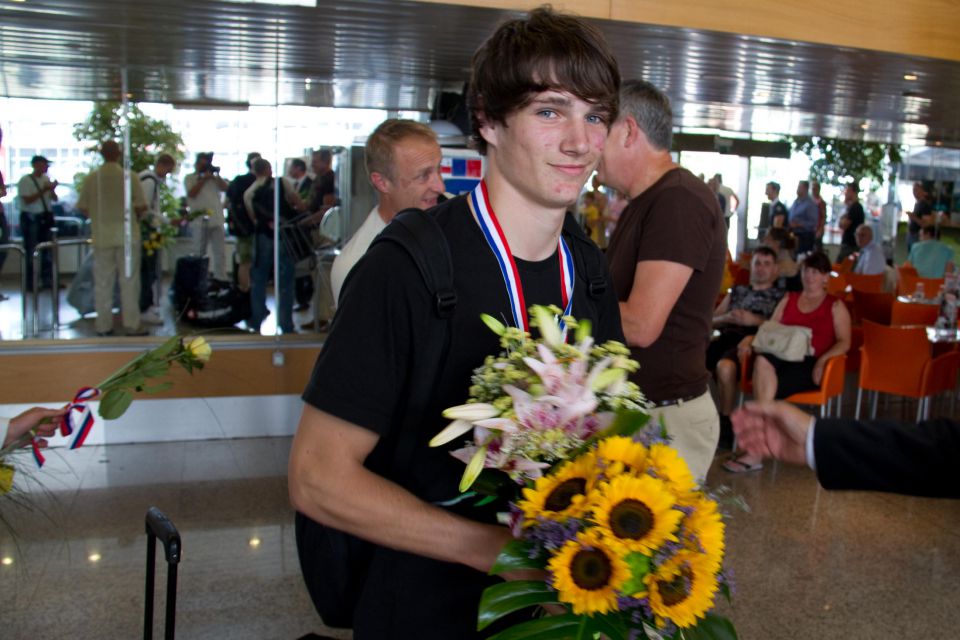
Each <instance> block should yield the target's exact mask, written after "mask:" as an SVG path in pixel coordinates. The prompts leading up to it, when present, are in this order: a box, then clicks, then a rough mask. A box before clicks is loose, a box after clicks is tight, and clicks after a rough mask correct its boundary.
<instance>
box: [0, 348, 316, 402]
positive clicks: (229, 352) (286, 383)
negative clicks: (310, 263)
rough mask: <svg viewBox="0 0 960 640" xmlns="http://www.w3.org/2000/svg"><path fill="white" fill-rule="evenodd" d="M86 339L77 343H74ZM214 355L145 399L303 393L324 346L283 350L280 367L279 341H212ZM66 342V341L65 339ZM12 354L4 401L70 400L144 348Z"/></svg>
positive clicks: (4, 360) (6, 360)
mask: <svg viewBox="0 0 960 640" xmlns="http://www.w3.org/2000/svg"><path fill="white" fill-rule="evenodd" d="M78 343H82V341H71V342H70V345H71V347H72V346H74V345H77V344H78ZM211 343H212V345H213V350H214V351H213V357H212V358H211V359H210V362H209V363H207V365H206V367H204V369H203V371H198V372H195V373H194V374H193V375H192V376H191V375H189V374H188V373H187V372H186V371H184V370H183V369H182V368H181V367H179V366H177V367H175V368H174V369H173V373H172V375H171V377H170V378H169V380H171V381H172V382H173V383H174V384H173V388H172V389H170V390H169V391H166V392H164V393H158V394H156V395H150V396H146V395H144V396H142V397H144V398H201V397H211V396H243V395H277V394H290V393H293V394H298V395H299V394H300V393H302V392H303V389H304V387H305V386H306V384H307V381H308V380H309V379H310V372H311V371H312V370H313V364H314V362H315V361H316V359H317V354H318V353H319V350H320V348H319V346H305V347H302V348H283V349H282V351H283V354H284V360H285V363H284V366H282V367H274V366H273V363H272V356H273V352H274V350H275V348H274V347H273V345H270V344H264V345H263V346H257V347H256V348H242V349H237V348H229V347H225V346H221V345H218V344H217V342H216V339H215V338H213V339H211ZM61 344H62V343H61ZM28 349H29V344H25V345H23V351H24V353H23V354H22V355H21V354H18V353H16V352H15V350H13V352H8V353H7V354H4V355H3V356H0V366H2V367H3V370H4V372H5V374H10V373H11V372H16V375H4V384H3V385H2V386H0V404H33V403H38V402H44V403H47V402H64V403H65V402H67V401H69V400H70V399H71V398H73V394H74V393H76V392H77V390H78V389H79V388H80V387H83V386H88V385H93V384H97V383H98V382H100V381H101V380H103V379H105V378H106V377H107V376H109V375H110V374H111V373H113V372H114V371H116V370H117V369H118V368H120V367H121V366H123V365H124V364H125V363H127V362H129V361H130V360H132V359H133V358H134V357H136V355H137V354H138V353H139V351H130V352H116V351H105V352H97V351H76V352H72V351H68V352H61V353H37V352H32V353H31V352H29V351H28Z"/></svg>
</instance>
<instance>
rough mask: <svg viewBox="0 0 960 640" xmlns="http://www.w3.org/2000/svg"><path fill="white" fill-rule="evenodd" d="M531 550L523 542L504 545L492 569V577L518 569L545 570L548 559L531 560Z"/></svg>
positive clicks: (512, 541) (513, 541) (518, 541)
mask: <svg viewBox="0 0 960 640" xmlns="http://www.w3.org/2000/svg"><path fill="white" fill-rule="evenodd" d="M530 549H531V546H530V544H529V543H528V542H525V541H523V540H511V541H510V542H508V543H507V544H505V545H503V549H500V555H498V556H497V559H496V561H495V562H494V563H493V566H492V567H490V575H495V574H499V573H503V572H505V571H515V570H517V569H543V568H544V567H545V566H546V559H545V558H542V557H534V558H531V557H530Z"/></svg>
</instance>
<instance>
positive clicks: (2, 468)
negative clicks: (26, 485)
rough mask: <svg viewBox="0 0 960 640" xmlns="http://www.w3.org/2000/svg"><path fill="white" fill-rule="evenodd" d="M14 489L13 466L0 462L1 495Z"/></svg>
mask: <svg viewBox="0 0 960 640" xmlns="http://www.w3.org/2000/svg"><path fill="white" fill-rule="evenodd" d="M11 489H13V467H11V466H10V465H8V464H6V463H4V462H0V496H2V495H3V494H5V493H10V490H11Z"/></svg>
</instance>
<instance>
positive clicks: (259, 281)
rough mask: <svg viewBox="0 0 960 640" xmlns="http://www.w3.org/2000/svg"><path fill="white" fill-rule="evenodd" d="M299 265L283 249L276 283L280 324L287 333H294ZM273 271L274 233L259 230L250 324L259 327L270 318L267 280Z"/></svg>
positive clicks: (254, 253)
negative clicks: (295, 285)
mask: <svg viewBox="0 0 960 640" xmlns="http://www.w3.org/2000/svg"><path fill="white" fill-rule="evenodd" d="M295 267H296V265H295V264H294V263H293V260H292V259H291V258H290V256H288V255H287V252H286V251H284V250H283V249H282V248H281V250H280V276H279V277H280V282H279V283H278V284H277V325H278V326H279V327H280V330H281V331H283V332H284V333H293V331H294V328H293V288H294V280H295V276H296V268H295ZM272 273H273V234H270V235H266V234H263V233H258V234H257V235H256V240H255V242H254V247H253V269H252V274H251V275H252V276H253V283H252V286H251V289H250V304H251V306H252V307H253V310H252V315H251V317H250V324H251V326H252V327H253V328H254V329H257V330H259V329H260V325H261V324H262V323H263V320H264V318H266V317H267V314H268V313H269V311H268V310H267V282H268V281H269V280H270V275H271V274H272Z"/></svg>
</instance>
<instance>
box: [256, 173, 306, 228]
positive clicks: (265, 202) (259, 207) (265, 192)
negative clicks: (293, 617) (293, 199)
mask: <svg viewBox="0 0 960 640" xmlns="http://www.w3.org/2000/svg"><path fill="white" fill-rule="evenodd" d="M278 182H279V183H280V184H281V185H282V186H281V188H282V189H283V193H282V194H280V221H281V222H283V221H287V220H292V219H293V218H295V217H296V216H297V212H296V211H295V210H294V208H293V207H291V206H290V203H289V202H287V196H286V193H287V188H288V187H287V183H286V181H285V180H283V179H282V178H281V179H280V180H278V179H276V178H271V179H270V180H267V181H266V182H264V183H263V184H262V185H260V186H259V187H258V188H257V190H256V191H254V192H253V198H252V199H251V202H252V203H253V210H254V216H255V217H256V219H257V233H261V234H264V235H272V234H273V206H274V201H273V189H274V185H275V184H276V183H278Z"/></svg>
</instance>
